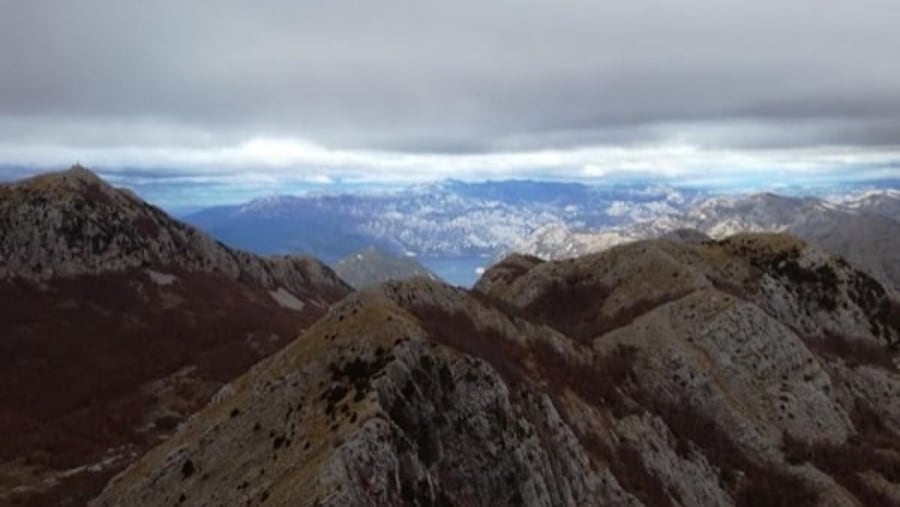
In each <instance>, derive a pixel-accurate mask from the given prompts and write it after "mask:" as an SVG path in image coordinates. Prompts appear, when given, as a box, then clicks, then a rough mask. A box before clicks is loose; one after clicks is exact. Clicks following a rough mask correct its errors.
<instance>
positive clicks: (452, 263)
mask: <svg viewBox="0 0 900 507" xmlns="http://www.w3.org/2000/svg"><path fill="white" fill-rule="evenodd" d="M416 260H417V261H419V262H421V263H422V264H424V265H425V267H427V268H428V269H430V270H432V271H434V273H435V274H436V275H438V276H439V277H441V278H442V279H443V280H444V281H445V282H447V283H449V284H451V285H458V286H460V287H465V288H467V289H468V288H471V287H472V286H473V285H475V282H477V281H478V278H479V277H480V276H481V275H480V274H479V273H478V271H477V270H478V268H485V267H488V266H489V265H490V263H491V259H490V258H488V257H417V258H416Z"/></svg>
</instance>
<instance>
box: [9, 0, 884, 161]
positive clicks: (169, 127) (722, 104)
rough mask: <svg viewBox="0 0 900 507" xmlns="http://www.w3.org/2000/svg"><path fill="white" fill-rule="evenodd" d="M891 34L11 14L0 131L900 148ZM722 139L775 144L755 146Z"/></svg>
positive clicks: (880, 12) (437, 6)
mask: <svg viewBox="0 0 900 507" xmlns="http://www.w3.org/2000/svg"><path fill="white" fill-rule="evenodd" d="M898 26H900V9H898V8H897V6H896V2H894V1H892V0H864V1H858V2H847V1H832V0H795V1H784V0H777V1H776V0H761V1H756V2H746V1H741V2H738V1H733V0H687V1H682V2H672V1H662V0H659V1H649V2H648V1H636V2H600V1H583V2H560V1H540V0H536V1H527V0H526V1H522V0H520V1H509V2H506V1H494V2H485V1H472V0H461V1H455V2H429V1H421V0H416V1H413V0H409V1H387V2H346V1H335V0H329V1H316V0H310V1H304V2H296V1H293V2H286V1H285V2H233V1H222V0H217V1H206V2H203V1H191V2H183V1H177V2H176V1H156V2H143V1H141V2H138V1H108V2H99V1H90V0H81V1H76V0H68V1H66V0H62V1H57V2H24V1H21V2H20V1H9V2H4V3H3V4H2V6H0V61H2V62H3V71H2V73H0V135H2V136H3V138H4V140H6V141H7V142H23V143H24V142H38V141H40V142H50V143H54V144H67V145H75V146H103V145H104V144H109V145H114V146H121V145H125V146H135V145H136V146H151V147H152V146H172V145H177V146H187V147H199V148H202V147H210V146H225V145H231V144H234V143H237V142H239V141H241V140H245V139H248V138H251V137H273V138H297V139H305V140H309V141H312V142H314V143H317V144H319V145H322V146H326V147H329V148H340V149H388V150H396V151H400V152H409V151H439V152H452V153H466V152H491V151H495V150H528V149H542V148H550V147H567V146H574V145H591V144H604V143H612V144H629V143H644V142H650V143H655V142H663V141H666V140H667V139H670V138H678V137H679V136H680V135H682V133H683V132H693V133H694V135H695V138H693V139H691V141H692V142H695V143H698V144H700V145H704V144H706V143H710V144H714V145H720V144H722V143H724V144H725V145H727V146H734V147H741V146H742V145H753V146H778V147H782V146H785V145H791V144H797V145H798V146H815V145H819V144H823V143H825V144H843V145H848V144H849V145H870V144H878V145H896V144H898V143H900V139H898V137H897V136H898V131H900V129H898V124H900V65H897V63H896V59H897V48H898V47H900V31H898V30H897V27H898ZM719 123H724V124H730V125H733V124H736V123H737V124H747V125H751V126H757V127H759V126H762V127H759V128H757V129H756V130H755V134H754V136H755V137H753V139H752V140H750V141H746V140H742V139H741V137H742V136H740V135H736V134H735V133H734V132H732V133H731V134H729V136H726V137H730V138H731V139H726V138H723V136H722V135H719V134H716V129H715V128H708V127H714V126H715V125H717V124H719ZM795 126H799V127H798V128H800V130H801V134H802V135H786V136H785V133H789V132H791V131H792V130H793V129H794V127H795ZM763 132H768V133H770V134H771V136H768V137H767V136H765V135H762V134H761V133H763ZM700 133H705V134H703V135H700ZM689 137H690V136H689Z"/></svg>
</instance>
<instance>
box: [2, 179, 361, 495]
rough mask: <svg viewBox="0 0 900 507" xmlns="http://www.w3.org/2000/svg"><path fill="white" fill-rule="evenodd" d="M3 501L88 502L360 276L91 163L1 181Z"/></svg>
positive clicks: (307, 321) (339, 295) (282, 342)
mask: <svg viewBox="0 0 900 507" xmlns="http://www.w3.org/2000/svg"><path fill="white" fill-rule="evenodd" d="M0 231H2V235H0V300H2V301H3V304H2V305H0V434H2V435H4V437H3V438H2V439H0V456H2V460H0V503H3V504H8V503H10V502H12V503H14V504H21V505H30V506H42V505H46V506H51V505H52V506H61V505H83V504H84V503H85V502H86V501H87V500H88V499H89V498H91V497H92V496H94V495H96V494H97V493H98V492H99V490H100V488H101V487H102V486H103V484H104V483H105V482H106V480H107V479H108V478H109V477H110V476H111V475H112V474H113V473H115V472H116V471H118V470H120V469H121V468H122V467H124V466H125V465H127V464H128V463H130V462H131V461H133V460H134V459H136V458H137V457H138V456H140V455H141V454H143V452H144V451H145V450H146V449H147V448H149V447H151V446H153V445H155V444H156V443H158V442H159V441H161V440H162V439H164V438H165V437H166V436H168V435H170V434H171V433H172V432H173V431H174V430H175V428H176V427H177V425H178V424H179V423H180V422H181V421H182V420H183V419H184V418H185V417H187V416H188V415H190V414H191V413H193V412H195V411H196V410H197V409H199V408H200V407H202V406H203V405H204V404H205V403H206V402H208V401H209V399H210V397H211V396H212V395H213V394H214V393H215V392H216V391H217V390H219V389H220V388H221V386H222V385H223V384H225V383H226V382H227V381H229V380H231V379H233V378H234V377H235V376H237V375H239V374H241V373H243V372H245V371H246V370H247V368H249V367H250V366H251V365H252V364H254V363H255V362H257V361H258V360H260V359H262V358H264V357H266V356H268V355H269V354H271V353H273V352H275V351H277V350H278V349H280V348H281V347H282V346H283V345H285V344H286V343H288V342H289V341H290V340H291V339H293V337H294V336H295V335H296V334H297V333H298V332H300V331H301V330H302V329H304V328H305V327H306V326H307V325H309V324H310V323H312V322H313V321H315V320H316V319H318V318H319V317H320V316H322V315H323V314H324V313H325V311H326V309H327V308H328V306H329V304H330V303H331V302H333V301H336V300H338V299H340V298H342V297H344V296H345V295H346V294H347V293H349V291H350V289H349V287H347V286H346V285H345V284H344V283H343V282H342V281H341V280H340V279H338V278H337V277H336V276H335V275H334V273H333V272H332V271H331V270H330V269H329V268H327V267H326V266H324V265H323V264H321V263H319V262H318V261H316V260H314V259H310V258H301V257H281V258H260V257H256V256H254V255H250V254H247V253H244V252H239V251H235V250H231V249H229V248H226V247H224V246H223V245H221V244H219V243H217V242H215V241H214V240H212V239H210V238H209V237H208V236H206V235H205V234H203V233H201V232H199V231H197V230H196V229H193V228H192V227H189V226H187V225H185V224H182V223H180V222H177V221H175V220H172V219H171V218H169V217H168V216H167V215H166V214H165V213H163V212H162V211H161V210H159V209H157V208H155V207H153V206H150V205H148V204H147V203H145V202H143V201H141V200H140V199H139V198H137V197H136V196H134V195H133V194H131V193H129V192H127V191H124V190H119V189H115V188H113V187H111V186H109V185H108V184H106V183H105V182H103V181H102V180H101V179H100V178H98V177H97V176H96V175H94V174H93V173H91V172H90V171H88V170H86V169H84V168H82V167H77V166H76V167H73V168H72V169H70V170H67V171H63V172H60V173H52V174H46V175H42V176H38V177H35V178H31V179H28V180H24V181H21V182H17V183H12V184H6V185H0Z"/></svg>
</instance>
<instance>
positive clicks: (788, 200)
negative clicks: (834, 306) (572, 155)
mask: <svg viewBox="0 0 900 507" xmlns="http://www.w3.org/2000/svg"><path fill="white" fill-rule="evenodd" d="M898 218H900V192H898V191H896V190H884V191H879V192H869V193H866V194H863V195H860V196H850V197H846V198H844V199H842V200H840V201H837V202H830V201H825V200H823V199H818V198H813V197H803V198H795V197H785V196H779V195H775V194H768V193H767V194H754V195H749V196H743V197H735V198H711V199H708V200H706V201H704V202H702V203H700V204H699V205H697V206H695V207H694V208H693V209H691V210H689V211H687V212H686V213H680V214H665V215H660V216H658V217H655V218H654V219H652V220H647V221H638V222H635V223H633V224H630V225H627V226H622V227H616V228H609V229H605V230H597V231H586V230H574V229H572V228H570V227H568V226H567V225H565V224H563V223H556V224H549V225H546V226H544V227H542V228H541V229H539V230H538V231H536V232H535V233H534V234H533V235H532V236H531V237H530V238H528V239H527V240H525V241H522V242H521V243H519V244H518V245H516V246H515V247H514V248H513V249H512V250H513V251H516V252H519V253H523V254H529V255H535V256H538V257H541V258H544V259H562V258H568V257H577V256H580V255H584V254H588V253H592V252H598V251H602V250H605V249H607V248H610V247H611V246H614V245H617V244H621V243H625V242H629V241H635V240H639V239H647V238H655V237H661V236H664V235H666V234H669V233H672V232H673V231H678V230H685V229H687V230H694V231H696V232H699V233H701V234H703V235H707V236H709V237H711V238H714V239H721V238H724V237H727V236H729V235H731V234H735V233H739V232H789V233H791V234H794V235H796V236H798V237H801V238H804V239H806V240H808V241H811V242H813V243H816V244H819V245H820V246H822V247H824V248H825V249H827V250H829V251H832V252H834V253H836V254H838V255H841V256H843V257H844V258H846V259H847V260H848V261H850V262H851V263H853V264H854V265H856V266H858V267H861V268H862V269H864V270H865V271H866V272H868V273H869V274H871V275H872V276H875V277H876V278H878V279H880V280H882V281H883V282H884V283H885V285H886V286H887V287H888V288H889V289H890V290H891V291H892V292H893V293H894V294H900V221H898V220H897V219H898Z"/></svg>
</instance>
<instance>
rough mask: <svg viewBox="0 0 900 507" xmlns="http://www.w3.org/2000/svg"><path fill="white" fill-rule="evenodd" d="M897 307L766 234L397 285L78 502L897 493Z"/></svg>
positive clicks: (734, 500) (704, 499)
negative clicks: (467, 283)
mask: <svg viewBox="0 0 900 507" xmlns="http://www.w3.org/2000/svg"><path fill="white" fill-rule="evenodd" d="M897 319H898V308H897V306H896V302H895V301H891V300H890V299H888V298H887V295H886V293H885V291H884V289H883V288H881V287H880V286H879V285H878V284H877V283H876V282H874V281H873V280H872V279H871V278H869V277H868V276H866V275H864V274H862V273H861V272H858V271H856V270H854V269H853V268H851V267H850V266H848V265H847V264H846V263H844V262H843V261H841V260H840V259H837V258H834V257H831V256H829V255H828V254H826V253H824V252H822V251H821V250H819V249H817V248H815V247H812V246H809V245H808V244H806V243H804V242H802V241H800V240H797V239H794V238H791V237H788V236H781V235H745V236H738V237H734V238H730V239H728V240H725V241H722V242H706V243H703V244H694V243H689V242H681V241H679V242H673V241H666V240H657V241H647V242H639V243H633V244H629V245H624V246H621V247H616V248H613V249H611V250H609V251H607V252H604V253H600V254H596V255H592V256H587V257H583V258H578V259H574V260H569V261H561V262H543V261H541V260H539V259H536V258H533V257H522V256H517V257H513V258H510V259H508V260H506V261H504V262H502V263H501V264H499V265H498V266H495V267H494V268H492V269H490V270H489V271H488V272H487V273H485V275H484V277H483V279H482V280H481V282H479V284H478V286H477V288H476V290H474V291H471V292H467V291H464V290H460V289H455V288H451V287H448V286H446V285H443V284H439V283H436V282H432V281H428V280H425V279H421V278H420V279H413V280H409V281H403V282H391V283H389V284H386V285H382V286H379V287H375V288H372V289H369V290H366V291H363V292H361V293H358V294H354V295H351V296H350V297H348V298H347V299H345V300H344V301H343V302H341V303H340V304H338V305H336V306H335V307H334V308H333V309H332V310H331V311H330V312H329V313H328V315H327V316H326V317H324V318H323V319H322V320H320V321H319V322H318V323H316V324H315V325H314V326H312V327H311V328H310V329H309V330H307V331H306V332H305V333H304V334H303V335H302V336H300V337H299V338H298V339H297V340H295V341H294V342H293V343H292V344H290V345H289V346H288V347H286V348H285V349H284V350H282V351H281V352H279V353H278V354H276V355H274V356H273V357H272V358H270V359H268V360H266V361H265V362H263V363H261V364H260V365H258V366H257V367H256V368H254V369H253V370H252V371H251V372H249V373H248V374H247V375H245V376H243V377H241V378H240V379H238V380H237V381H235V382H234V383H232V384H231V385H230V386H229V388H228V390H227V393H228V395H227V396H223V397H221V399H219V400H217V401H216V402H214V403H212V404H210V405H209V406H207V407H206V408H205V409H204V410H203V411H201V412H199V413H198V414H196V415H195V416H194V417H192V418H191V420H190V421H189V422H188V423H187V425H186V426H185V427H184V429H183V430H182V431H180V432H179V433H178V434H177V435H176V436H174V437H173V438H172V439H170V440H169V441H167V442H166V443H164V444H162V445H161V446H159V447H157V448H155V449H154V450H152V451H151V452H150V453H148V454H147V455H146V456H145V457H144V458H142V459H141V460H140V461H138V462H137V463H136V464H135V465H133V466H132V467H130V468H129V469H128V470H126V471H125V472H123V473H122V474H121V475H119V476H118V477H116V478H115V479H114V480H113V481H111V483H110V484H109V485H108V486H107V488H106V490H105V491H104V493H103V494H102V495H101V496H100V497H99V498H97V499H96V500H95V501H94V502H92V504H91V505H93V506H97V507H100V506H102V507H106V506H113V505H134V506H151V505H173V504H177V503H182V504H189V505H204V504H205V505H220V504H225V505H233V504H240V505H245V504H246V505H255V504H259V503H262V504H264V505H273V506H281V505H284V506H286V505H300V506H302V505H316V506H331V505H334V506H337V505H530V506H536V505H578V506H582V505H652V506H676V505H684V506H688V505H738V506H745V505H791V506H797V505H800V506H802V505H848V506H850V505H894V504H898V503H900V495H898V491H897V487H898V485H900V476H898V475H897V473H896V471H897V469H898V465H900V446H898V445H897V444H896V442H897V436H898V435H900V433H898V431H900V406H898V405H897V404H896V403H895V400H896V396H897V393H898V392H900V374H898V363H897V361H898V358H897V356H896V352H891V351H890V349H889V348H888V346H887V345H888V344H896V343H897V340H898V339H900V322H898V320H897Z"/></svg>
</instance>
